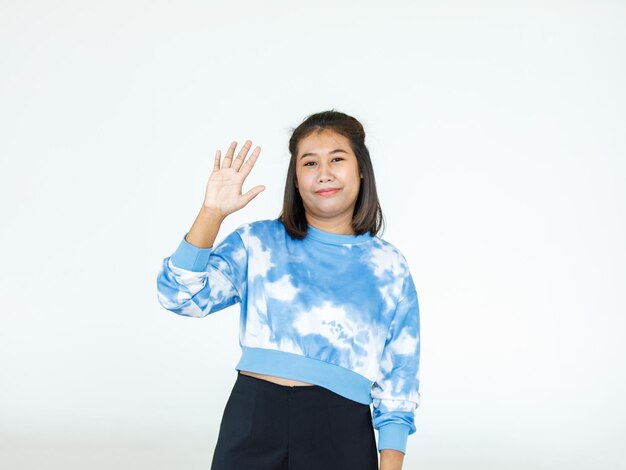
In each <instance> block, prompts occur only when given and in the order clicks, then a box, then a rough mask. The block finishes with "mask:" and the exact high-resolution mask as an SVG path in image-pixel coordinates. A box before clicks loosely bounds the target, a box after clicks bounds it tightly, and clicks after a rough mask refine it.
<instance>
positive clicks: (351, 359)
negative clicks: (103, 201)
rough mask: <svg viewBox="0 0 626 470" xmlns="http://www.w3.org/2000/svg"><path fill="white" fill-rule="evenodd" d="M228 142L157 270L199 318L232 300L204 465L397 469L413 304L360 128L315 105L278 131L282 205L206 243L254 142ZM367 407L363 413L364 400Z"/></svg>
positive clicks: (412, 406) (411, 396) (240, 197)
mask: <svg viewBox="0 0 626 470" xmlns="http://www.w3.org/2000/svg"><path fill="white" fill-rule="evenodd" d="M236 146H237V143H236V142H233V143H232V144H231V145H230V147H229V149H228V151H227V152H226V155H225V157H224V159H223V161H222V162H220V157H221V155H220V151H219V150H218V151H217V152H216V154H215V161H214V167H213V171H212V173H211V176H210V178H209V181H208V183H207V187H206V192H205V198H204V202H203V205H202V208H201V209H200V213H199V214H198V216H197V218H196V220H195V222H194V223H193V225H192V227H191V229H190V230H189V232H188V233H186V234H185V236H184V237H183V239H182V240H181V242H180V245H179V247H178V249H177V250H176V252H175V253H174V254H173V255H172V256H171V257H169V258H165V259H164V260H163V265H162V269H161V271H160V272H159V276H158V279H157V285H158V298H159V302H160V303H161V305H162V306H163V307H165V308H167V309H168V310H171V311H172V312H174V313H177V314H180V315H185V316H191V317H204V316H206V315H209V314H210V313H214V312H216V311H219V310H221V309H223V308H225V307H228V306H230V305H233V304H234V303H236V302H240V303H241V316H240V335H239V340H240V341H239V342H240V346H241V348H242V356H241V359H240V361H239V363H238V364H237V366H236V370H238V371H239V372H238V375H237V379H236V381H235V384H234V387H233V389H232V392H231V395H230V397H229V399H228V402H227V404H226V408H225V410H224V415H223V417H222V422H221V425H220V432H219V436H218V441H217V444H216V448H215V452H214V456H213V462H212V467H211V468H212V470H245V469H254V470H274V469H290V470H294V469H295V470H307V469H315V470H333V469H341V470H348V469H349V470H352V469H358V470H368V469H376V468H378V455H377V448H376V441H375V436H374V428H376V429H377V430H378V451H380V468H381V470H398V469H401V468H402V462H403V457H404V453H405V452H406V442H407V437H408V435H410V434H413V433H414V432H415V425H414V414H415V410H416V408H417V407H418V404H419V398H420V394H419V392H418V388H419V378H418V375H419V353H420V343H419V309H418V301H417V293H416V290H415V286H414V283H413V279H412V276H411V274H410V271H409V267H408V264H407V262H406V259H405V258H404V256H403V255H402V254H401V253H400V251H399V250H398V249H396V248H395V247H394V246H392V245H391V244H390V243H388V242H386V241H384V240H382V239H381V238H379V237H378V236H377V233H378V232H379V231H380V229H381V225H382V222H383V216H382V211H381V208H380V205H379V202H378V196H377V192H376V183H375V178H374V172H373V169H372V164H371V161H370V156H369V151H368V149H367V147H366V146H365V132H364V130H363V126H362V125H361V124H360V123H359V122H358V121H357V120H356V119H355V118H353V117H351V116H348V115H346V114H344V113H340V112H338V111H334V110H332V111H326V112H321V113H317V114H313V115H311V116H309V117H308V118H306V119H305V120H304V121H303V122H302V124H300V125H299V126H298V127H297V128H296V129H295V130H294V132H293V134H292V136H291V139H290V141H289V151H290V154H291V159H290V161H289V167H288V171H287V182H286V185H285V193H284V202H283V209H282V211H281V213H280V215H279V217H278V218H277V219H274V220H261V221H255V222H251V223H247V224H243V225H241V226H240V227H238V228H237V229H236V230H235V231H233V232H232V233H230V234H229V235H227V236H226V237H225V238H224V239H223V240H222V241H221V242H220V243H219V244H217V245H216V246H213V244H214V242H215V240H216V237H217V234H218V231H219V228H220V225H221V223H222V222H223V220H224V219H225V217H227V216H228V215H229V214H231V213H233V212H235V211H237V210H239V209H241V208H243V207H244V206H246V205H247V204H248V203H249V202H250V201H251V200H252V199H254V198H255V197H256V196H257V195H258V194H259V193H261V192H262V191H263V190H264V189H265V186H263V185H259V186H256V187H254V188H252V189H250V190H249V191H248V192H246V193H245V194H242V185H243V182H244V180H245V179H246V177H247V176H248V174H249V173H250V171H251V170H252V168H253V167H254V164H255V163H256V161H257V159H258V157H259V155H260V152H261V149H260V147H258V146H257V147H256V148H255V149H254V151H253V152H252V153H251V154H250V156H249V157H248V152H249V151H250V148H251V146H252V142H250V141H249V140H248V141H246V142H245V144H244V146H243V148H242V149H241V150H240V152H239V153H238V155H237V157H235V156H234V155H235V149H236ZM370 404H373V411H374V412H373V415H372V412H371V409H370Z"/></svg>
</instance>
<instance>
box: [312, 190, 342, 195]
mask: <svg viewBox="0 0 626 470" xmlns="http://www.w3.org/2000/svg"><path fill="white" fill-rule="evenodd" d="M337 191H339V188H324V189H320V190H318V191H315V194H319V195H320V196H328V195H330V194H335V193H336V192H337Z"/></svg>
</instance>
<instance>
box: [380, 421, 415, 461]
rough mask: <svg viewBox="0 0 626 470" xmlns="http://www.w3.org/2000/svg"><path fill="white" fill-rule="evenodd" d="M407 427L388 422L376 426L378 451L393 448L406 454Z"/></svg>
mask: <svg viewBox="0 0 626 470" xmlns="http://www.w3.org/2000/svg"><path fill="white" fill-rule="evenodd" d="M409 430H410V429H409V427H408V426H404V425H403V424H397V423H389V424H387V425H385V426H381V427H380V428H378V451H379V452H380V451H381V450H383V449H395V450H399V451H400V452H402V453H404V454H406V441H407V438H408V437H409Z"/></svg>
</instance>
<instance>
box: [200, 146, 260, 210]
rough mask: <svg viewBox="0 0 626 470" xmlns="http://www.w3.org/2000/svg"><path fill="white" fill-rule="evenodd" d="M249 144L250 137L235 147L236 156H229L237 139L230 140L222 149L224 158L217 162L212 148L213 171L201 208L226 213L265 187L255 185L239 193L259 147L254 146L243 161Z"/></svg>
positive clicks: (253, 196) (217, 156)
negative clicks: (224, 148) (213, 157)
mask: <svg viewBox="0 0 626 470" xmlns="http://www.w3.org/2000/svg"><path fill="white" fill-rule="evenodd" d="M251 146H252V142H251V141H250V140H246V142H245V143H244V146H243V147H242V148H241V150H240V151H239V154H238V155H237V158H235V159H233V155H234V154H235V148H236V147H237V142H236V141H233V143H231V144H230V147H228V150H227V151H226V155H225V156H224V160H223V162H222V164H221V166H220V155H221V154H220V151H219V150H218V151H217V152H215V162H214V165H213V171H212V172H211V176H209V181H208V183H207V186H206V191H205V194H204V208H205V209H207V210H209V211H211V212H214V213H216V214H220V215H221V216H222V217H226V216H227V215H228V214H232V213H233V212H235V211H237V210H239V209H241V208H242V207H244V206H246V205H247V204H248V203H249V202H250V201H251V200H252V199H254V198H255V197H256V196H257V194H259V193H260V192H262V191H264V190H265V186H263V185H259V186H255V187H254V188H252V189H250V190H249V191H248V192H247V193H245V194H241V189H242V186H243V182H244V181H245V179H246V177H247V176H248V174H250V171H251V170H252V168H253V167H254V163H255V162H256V160H257V158H258V157H259V154H260V153H261V147H259V146H257V147H256V148H255V149H254V151H253V152H252V154H251V155H250V157H249V158H248V159H247V160H246V161H245V163H244V160H245V159H246V156H247V155H248V151H249V150H250V147H251Z"/></svg>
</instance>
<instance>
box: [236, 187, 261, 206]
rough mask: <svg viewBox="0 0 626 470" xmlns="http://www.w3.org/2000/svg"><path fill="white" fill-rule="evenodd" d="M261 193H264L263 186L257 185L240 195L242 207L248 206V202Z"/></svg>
mask: <svg viewBox="0 0 626 470" xmlns="http://www.w3.org/2000/svg"><path fill="white" fill-rule="evenodd" d="M263 191H265V186H263V185H259V186H255V187H254V188H252V189H251V190H250V191H248V192H247V193H245V194H242V195H241V198H242V199H243V201H244V205H246V204H248V203H249V202H250V201H252V199H254V198H255V197H256V196H257V195H258V194H260V193H261V192H263Z"/></svg>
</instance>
